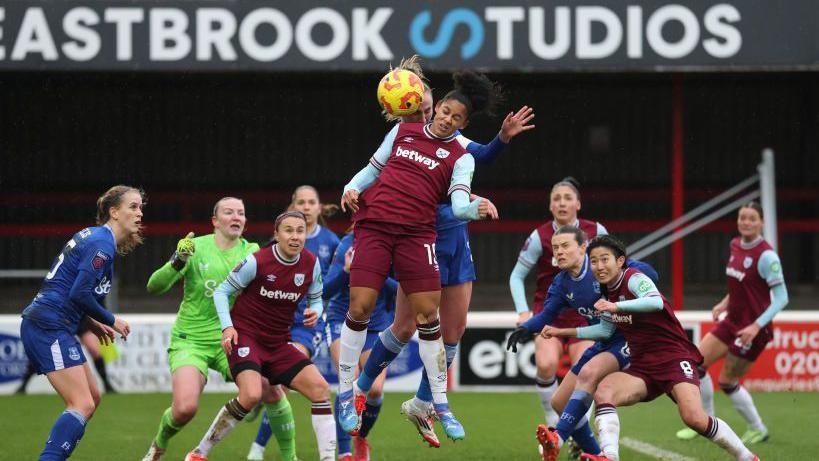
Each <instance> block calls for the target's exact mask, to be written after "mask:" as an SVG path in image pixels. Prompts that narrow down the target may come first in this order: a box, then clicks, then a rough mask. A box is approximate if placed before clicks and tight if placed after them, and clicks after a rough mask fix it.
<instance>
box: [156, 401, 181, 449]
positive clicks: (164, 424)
mask: <svg viewBox="0 0 819 461" xmlns="http://www.w3.org/2000/svg"><path fill="white" fill-rule="evenodd" d="M171 414H172V412H171V408H170V407H168V408H167V409H166V410H165V413H162V419H160V420H159V430H158V431H157V432H156V438H154V441H155V442H156V446H158V447H159V448H161V449H163V450H165V449H167V448H168V441H169V440H170V439H171V437H173V436H175V435H176V433H177V432H179V431H180V430H182V428H183V427H185V425H184V424H177V423H176V422H175V421H174V420H173V417H172V416H171Z"/></svg>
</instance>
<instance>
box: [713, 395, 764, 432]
mask: <svg viewBox="0 0 819 461" xmlns="http://www.w3.org/2000/svg"><path fill="white" fill-rule="evenodd" d="M720 387H721V388H722V390H723V391H724V392H725V393H726V394H728V397H730V398H731V403H733V404H734V408H736V409H737V411H738V412H739V414H741V415H742V417H743V418H745V422H747V423H748V427H750V428H751V429H753V430H755V431H762V432H764V431H767V430H768V429H767V428H766V427H765V425H764V424H763V423H762V418H760V417H759V412H758V411H757V410H756V405H754V399H753V398H752V397H751V394H750V393H749V392H748V390H747V389H745V388H744V387H742V385H741V384H736V385H730V384H720Z"/></svg>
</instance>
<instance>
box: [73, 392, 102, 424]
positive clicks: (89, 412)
mask: <svg viewBox="0 0 819 461" xmlns="http://www.w3.org/2000/svg"><path fill="white" fill-rule="evenodd" d="M68 408H70V409H72V410H76V411H78V412H80V413H81V414H82V415H83V416H85V417H86V419H89V418H91V417H92V416H94V412H95V411H96V410H97V405H96V403H95V402H94V399H93V398H92V397H91V395H87V396H85V397H81V398H77V399H75V400H73V401H72V402H70V403H69V405H68Z"/></svg>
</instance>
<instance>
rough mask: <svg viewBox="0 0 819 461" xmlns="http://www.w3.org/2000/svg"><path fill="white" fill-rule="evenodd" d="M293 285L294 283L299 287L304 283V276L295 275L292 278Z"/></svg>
mask: <svg viewBox="0 0 819 461" xmlns="http://www.w3.org/2000/svg"><path fill="white" fill-rule="evenodd" d="M293 283H295V284H296V286H297V287H300V286H301V285H302V284H303V283H304V274H296V275H295V276H294V277H293Z"/></svg>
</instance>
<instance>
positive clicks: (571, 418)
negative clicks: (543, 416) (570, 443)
mask: <svg viewBox="0 0 819 461" xmlns="http://www.w3.org/2000/svg"><path fill="white" fill-rule="evenodd" d="M591 404H592V396H591V394H589V393H588V392H586V391H583V390H579V389H578V390H575V391H574V392H572V396H571V398H570V399H569V403H567V404H566V408H565V409H564V410H563V414H561V415H560V421H558V423H557V427H556V428H555V429H557V434H558V435H559V436H560V438H561V439H562V440H563V441H566V440H569V437H574V441H575V442H577V443H578V444H579V445H580V447H581V448H582V449H583V451H585V452H586V453H591V454H595V455H596V454H598V453H600V447H599V446H598V445H597V441H596V440H595V439H594V434H592V432H591V428H590V427H589V422H588V421H587V420H584V418H585V415H586V412H587V411H589V407H590V406H591Z"/></svg>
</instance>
